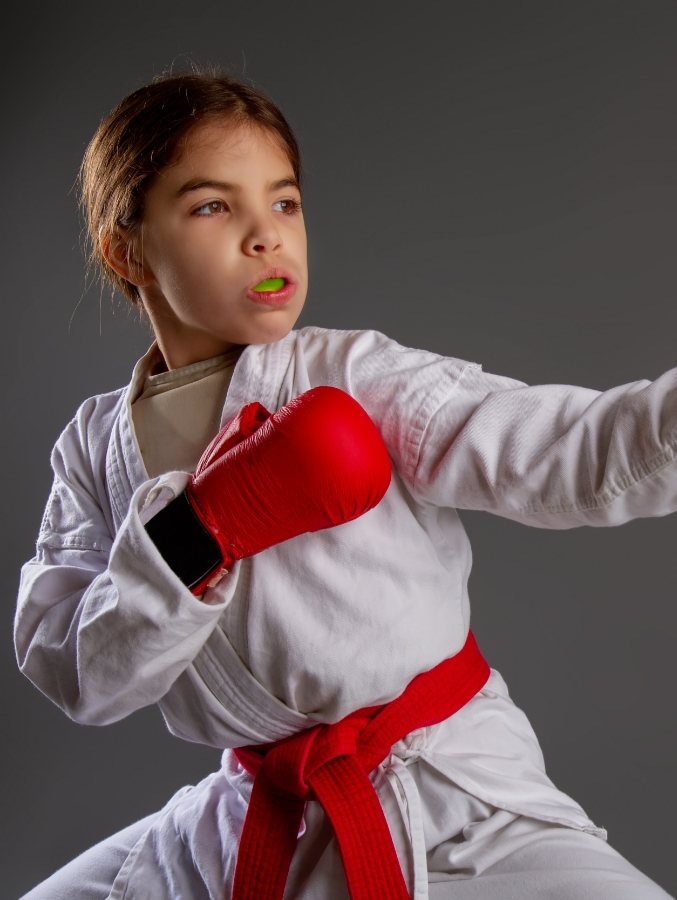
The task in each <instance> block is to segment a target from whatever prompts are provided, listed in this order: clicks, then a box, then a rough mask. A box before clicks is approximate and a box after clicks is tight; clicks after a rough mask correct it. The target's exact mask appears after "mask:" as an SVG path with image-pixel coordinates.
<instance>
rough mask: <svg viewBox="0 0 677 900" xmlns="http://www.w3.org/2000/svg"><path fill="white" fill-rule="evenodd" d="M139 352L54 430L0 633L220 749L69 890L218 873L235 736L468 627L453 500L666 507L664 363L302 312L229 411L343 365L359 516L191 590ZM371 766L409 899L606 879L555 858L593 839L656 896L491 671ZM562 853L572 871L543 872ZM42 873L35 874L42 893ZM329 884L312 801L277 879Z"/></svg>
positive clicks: (52, 690) (311, 886) (451, 641)
mask: <svg viewBox="0 0 677 900" xmlns="http://www.w3.org/2000/svg"><path fill="white" fill-rule="evenodd" d="M156 354H157V349H156V348H154V347H153V348H151V351H149V353H148V354H146V356H144V357H143V358H142V359H141V360H140V361H139V362H138V363H137V365H136V367H135V369H134V373H133V376H132V381H131V384H130V385H129V386H128V387H127V388H124V389H121V390H118V391H115V392H112V393H109V394H103V395H100V396H96V397H93V398H91V399H89V400H87V401H85V403H83V405H82V406H81V407H80V409H79V410H78V412H77V414H76V416H75V417H74V419H73V420H72V421H71V422H70V423H69V424H68V425H67V426H66V428H65V430H64V432H63V433H62V435H61V436H60V438H59V440H58V441H57V444H56V446H55V448H54V451H53V455H52V465H53V468H54V473H55V475H54V485H53V488H52V492H51V495H50V498H49V501H48V504H47V508H46V511H45V514H44V517H43V521H42V525H41V528H40V532H39V536H38V541H37V550H36V555H35V557H34V558H33V559H32V560H30V561H29V562H28V563H26V564H25V566H24V567H23V569H22V576H21V585H20V594H19V604H18V609H17V616H16V628H15V641H16V649H17V656H18V659H19V664H20V666H21V669H22V671H23V672H24V673H25V674H26V675H27V676H28V677H29V678H30V679H31V680H32V681H33V682H34V683H35V684H36V685H37V686H38V687H39V688H40V690H42V691H43V692H44V693H45V694H46V695H47V696H48V697H50V698H51V699H52V700H53V701H54V702H55V703H57V704H58V705H59V706H61V707H62V708H63V709H64V710H65V711H66V712H67V713H68V715H69V716H71V717H72V718H73V719H75V720H76V721H78V722H81V723H86V724H105V723H108V722H114V721H117V720H119V719H121V718H123V717H124V716H126V715H128V714H129V713H131V712H133V711H134V710H136V709H138V708H140V707H142V706H146V705H148V704H151V703H158V704H159V706H160V709H161V711H162V713H163V716H164V718H165V721H166V723H167V725H168V727H169V729H170V731H171V732H172V733H173V734H176V735H178V736H180V737H183V738H185V739H187V740H192V741H198V742H201V743H205V744H208V745H210V746H214V747H219V748H224V754H223V762H222V767H221V769H220V770H219V771H218V772H215V773H213V774H212V775H210V776H208V777H207V778H206V779H204V780H203V781H202V782H200V784H198V785H196V786H194V787H187V788H183V789H182V790H181V791H179V792H178V794H177V795H175V797H173V798H172V799H171V800H170V801H169V803H168V804H167V805H166V806H165V807H164V809H163V810H161V811H160V812H159V813H158V814H156V815H155V816H153V817H150V818H149V819H147V820H144V822H143V823H142V824H140V825H139V826H136V827H132V828H131V829H129V830H128V833H126V835H125V837H124V840H123V839H122V838H120V840H119V841H118V844H117V845H116V846H117V850H116V853H117V855H115V854H112V855H111V854H110V853H109V854H108V856H107V855H106V854H107V852H108V850H110V847H109V848H108V850H107V849H106V848H105V847H103V845H102V847H101V849H100V852H99V856H98V859H99V861H100V864H101V866H106V865H107V866H109V872H108V875H109V876H110V877H109V878H108V876H106V878H107V879H108V880H107V884H108V885H109V888H110V890H109V893H108V894H107V895H105V894H104V895H102V894H101V893H100V892H99V893H96V892H92V893H90V894H87V893H86V889H85V888H82V886H81V887H80V889H81V890H83V891H85V892H84V893H82V894H78V893H76V891H75V889H74V888H73V882H72V881H71V889H70V890H71V892H70V893H67V892H66V889H65V888H64V893H63V896H64V897H66V896H68V897H71V898H74V897H76V896H82V897H85V896H91V897H93V896H108V897H109V898H111V900H112V898H122V897H123V896H124V897H125V898H126V900H132V898H139V900H140V898H145V897H153V898H155V897H158V898H161V897H172V898H177V897H185V898H196V897H210V898H215V897H222V896H223V892H224V886H229V885H230V884H231V882H232V875H233V871H234V865H235V859H236V855H237V842H238V839H239V834H240V829H241V827H242V822H243V818H244V814H245V811H246V803H247V798H248V796H249V792H250V790H251V778H250V776H249V775H248V774H247V773H246V772H244V771H243V770H242V768H241V767H240V766H239V765H238V764H237V761H236V760H235V758H234V756H233V754H232V753H231V752H230V750H229V748H232V747H237V746H242V745H246V744H252V743H263V742H269V741H273V740H276V739H279V738H282V737H284V736H287V735H289V734H292V733H294V732H297V731H299V730H301V729H305V728H308V727H310V726H311V725H313V724H315V723H317V722H333V721H337V720H338V719H340V718H342V717H343V716H344V715H346V714H347V713H349V712H351V711H352V710H354V709H357V708H361V707H364V706H371V705H375V704H380V703H385V702H387V701H389V700H391V699H393V698H394V697H396V696H397V695H398V694H400V693H401V691H402V690H403V688H404V687H405V686H406V685H407V684H408V682H409V681H411V679H412V678H413V677H414V676H415V675H417V674H418V673H420V672H423V671H426V670H428V669H430V668H432V667H433V666H435V665H436V664H437V663H439V662H440V661H441V660H443V659H445V658H447V657H449V656H453V655H454V654H455V653H456V652H458V650H460V648H461V647H462V645H463V643H464V641H465V638H466V635H467V633H468V629H469V620H470V612H469V602H468V593H467V582H468V576H469V573H470V568H471V561H472V556H471V550H470V545H469V541H468V538H467V536H466V533H465V531H464V529H463V526H462V524H461V522H460V519H459V517H458V514H457V512H456V509H473V510H486V511H487V512H493V513H496V514H498V515H502V516H506V517H508V518H510V519H513V520H515V521H518V522H522V523H524V524H527V525H532V526H537V527H545V528H572V527H575V526H579V525H594V526H606V525H619V524H621V523H623V522H626V521H628V520H630V519H632V518H634V517H640V516H661V515H666V514H668V513H671V512H674V511H676V510H677V368H675V369H671V370H670V371H668V372H666V373H664V374H663V375H662V376H661V377H659V378H657V379H656V380H655V381H653V382H650V381H647V380H642V381H636V382H631V383H629V384H625V385H621V386H618V387H615V388H612V389H610V390H608V391H604V392H599V391H596V390H591V389H588V388H582V387H573V386H570V385H540V386H527V385H525V384H523V383H522V382H520V381H517V380H515V379H512V378H507V377H503V376H497V375H491V374H488V373H485V372H483V371H482V368H481V366H480V365H478V364H477V363H472V362H467V361H464V360H459V359H453V358H445V357H441V356H438V355H436V354H433V353H430V352H427V351H423V350H414V349H409V348H405V347H402V346H400V345H399V344H397V343H396V342H394V341H392V340H390V339H389V338H387V337H386V336H384V335H382V334H380V333H378V332H375V331H336V330H330V329H323V328H315V327H308V328H303V329H300V330H298V331H292V332H291V333H290V334H289V335H287V336H286V337H285V338H283V339H282V340H280V341H278V342H275V343H272V344H264V345H250V346H248V347H246V348H245V350H244V351H243V353H242V354H241V356H240V358H239V360H238V362H237V365H236V367H235V370H234V372H233V375H232V380H231V383H230V387H229V389H228V394H227V397H226V402H225V406H224V409H223V415H222V422H225V421H226V420H228V419H230V418H231V417H232V416H234V415H235V414H236V413H237V411H238V410H239V409H240V408H241V407H242V406H243V405H244V404H246V403H249V402H251V401H253V400H258V401H259V402H260V403H262V404H263V405H264V406H265V407H266V408H267V409H269V410H270V411H271V412H272V411H274V410H276V409H279V408H280V407H281V406H283V405H285V404H286V403H288V402H289V401H290V400H291V399H292V398H293V397H295V396H297V395H299V394H301V393H303V392H304V391H306V390H308V389H310V388H311V387H315V386H317V385H322V384H329V385H333V386H335V387H339V388H342V389H343V390H345V391H347V392H348V393H350V394H351V395H353V396H354V397H355V398H356V399H357V400H358V401H359V403H360V404H361V405H362V406H363V407H364V408H365V409H366V411H367V412H368V413H369V415H370V416H371V418H372V419H373V420H374V422H375V423H376V425H377V427H378V428H379V430H380V432H381V434H382V436H383V439H384V441H385V444H386V446H387V448H388V452H389V454H390V457H391V460H392V463H393V478H392V482H391V485H390V487H389V489H388V491H387V493H386V495H385V497H384V499H383V500H382V502H381V503H380V504H379V505H378V506H377V507H376V508H374V509H372V510H370V511H369V512H368V513H366V514H365V515H364V516H362V517H360V518H359V519H357V520H355V521H353V522H349V523H346V524H344V525H340V526H338V527H335V528H331V529H327V530H325V531H322V532H318V533H314V534H309V535H302V536H300V537H297V538H294V539H293V540H289V541H285V542H284V543H282V544H280V545H277V546H275V547H271V548H269V549H268V550H265V551H263V552H262V553H259V554H257V555H256V556H254V557H252V558H249V559H245V560H242V561H240V562H238V563H236V564H235V565H234V566H233V567H232V569H231V570H230V571H229V572H228V573H227V574H226V575H225V576H224V577H223V579H222V580H221V581H220V582H219V583H218V585H216V587H214V588H211V589H209V590H208V591H207V593H206V594H205V595H204V597H203V598H202V600H198V599H197V598H195V597H194V596H193V595H192V594H191V593H190V591H189V590H188V589H187V588H186V587H185V586H184V585H183V584H182V583H181V582H180V581H179V579H178V578H177V577H176V576H175V575H174V573H173V572H172V571H171V570H170V569H169V567H168V566H167V565H166V563H165V562H164V560H163V559H162V558H161V556H160V555H159V553H158V551H157V550H156V548H155V546H154V544H153V543H152V541H151V540H150V538H149V537H148V534H147V533H146V531H145V528H144V522H146V521H147V520H148V519H149V518H150V517H151V516H152V515H154V514H155V512H157V511H158V510H159V509H160V508H162V507H163V506H164V505H166V504H167V503H168V502H169V500H170V499H172V498H173V497H174V496H176V495H177V494H178V493H180V492H181V491H182V490H183V488H184V487H185V485H186V483H187V480H188V474H187V473H185V472H169V473H167V474H163V475H160V476H158V477H154V478H149V477H148V475H147V472H146V471H145V468H144V464H143V460H142V458H141V454H140V452H139V447H138V444H137V441H136V437H135V434H134V429H133V425H132V418H131V409H130V408H131V402H132V401H133V400H134V398H135V397H136V396H137V395H138V393H139V392H140V388H141V386H142V385H143V383H144V380H145V377H146V374H147V372H148V371H150V369H151V366H152V362H153V360H154V359H155V358H156ZM371 777H372V782H373V783H374V786H375V789H376V790H377V793H378V795H379V798H380V800H381V802H382V804H383V807H384V810H385V812H386V817H387V819H388V821H389V824H390V827H391V830H392V833H393V838H394V842H395V845H396V849H397V851H398V856H399V858H400V863H401V865H402V869H403V872H404V875H405V878H406V880H407V882H408V884H409V887H410V890H411V893H412V896H415V897H416V898H417V900H418V898H424V897H427V896H430V897H446V896H453V897H466V896H467V897H468V898H471V897H473V898H474V897H483V898H489V897H496V898H501V900H508V898H510V897H512V896H513V893H511V891H514V896H515V897H516V898H517V897H520V898H521V900H522V898H525V897H529V896H533V897H543V896H552V897H557V898H562V900H564V898H570V897H571V898H579V897H580V898H583V897H586V896H595V897H596V898H602V897H606V896H607V894H606V893H604V891H603V889H602V888H601V884H602V882H601V881H600V882H599V884H600V888H599V889H597V888H595V887H593V889H592V893H589V892H588V893H586V891H588V890H589V888H590V886H591V885H593V884H594V885H597V884H598V882H596V881H595V882H593V881H591V880H586V878H589V874H590V873H589V872H588V874H586V871H585V867H583V869H581V871H580V872H579V871H578V868H579V866H578V864H577V863H575V862H572V860H578V861H579V862H580V860H581V859H582V858H583V857H584V856H585V855H586V854H590V855H591V858H592V857H594V858H595V859H597V860H598V861H600V860H601V862H599V866H600V871H601V869H602V868H604V867H606V869H607V870H608V871H609V872H611V871H612V870H613V871H615V872H616V873H617V876H618V877H616V878H615V880H614V885H615V886H614V885H612V886H611V887H610V888H609V893H608V896H609V897H610V898H611V897H613V898H615V900H617V898H620V897H624V896H626V895H625V894H623V893H622V891H621V890H620V888H619V884H620V881H619V879H620V880H623V879H626V880H627V885H628V891H629V892H628V893H627V897H628V898H630V897H632V898H647V900H649V898H665V897H667V894H665V893H664V892H663V891H662V890H661V889H660V888H658V887H657V886H656V885H654V884H653V882H650V881H649V880H648V879H646V878H644V876H642V875H641V874H640V873H638V872H637V871H636V870H635V869H634V868H633V867H632V866H630V865H629V863H627V862H626V861H625V860H623V859H622V858H621V857H620V856H618V854H616V853H615V851H613V850H612V849H611V848H610V847H609V846H608V845H607V844H606V843H605V842H604V838H605V837H606V834H605V832H604V829H602V828H598V827H597V826H596V825H595V824H594V823H593V822H591V821H590V819H589V818H588V817H587V815H586V814H585V812H584V811H583V809H582V808H581V807H580V806H579V805H578V804H577V803H576V802H575V801H574V800H572V799H571V798H570V797H568V796H567V795H565V794H564V793H562V792H561V791H559V790H558V789H557V788H556V787H555V786H554V785H553V784H552V782H551V781H550V780H549V778H548V777H547V775H546V773H545V770H544V764H543V758H542V754H541V751H540V747H539V745H538V741H537V738H536V736H535V734H534V732H533V730H532V729H531V726H530V725H529V722H528V721H527V719H526V717H525V715H524V714H523V713H522V712H521V711H520V710H519V709H518V708H517V707H516V706H515V705H514V704H513V703H512V701H511V700H510V698H509V696H508V691H507V688H506V686H505V683H504V681H503V679H502V678H501V676H500V675H499V673H498V672H496V671H495V670H492V674H491V677H490V679H489V681H488V683H487V685H486V686H485V687H484V688H483V689H482V690H481V691H480V693H479V694H478V695H477V696H476V697H475V698H473V700H471V701H470V702H469V703H468V704H467V705H466V706H465V707H464V708H463V709H462V710H460V711H459V712H458V713H457V714H456V715H454V716H453V717H452V718H450V719H449V720H447V721H446V722H443V723H441V724H439V725H436V726H432V727H427V728H422V729H419V730H417V731H415V732H412V733H411V734H410V735H408V736H407V737H406V738H404V739H403V740H401V741H399V742H398V743H397V744H395V745H394V747H393V748H392V752H391V754H390V756H389V757H388V758H387V759H386V760H384V762H383V763H382V764H381V765H380V766H379V767H378V769H377V770H375V772H374V773H372V776H371ZM120 843H122V846H124V848H125V851H124V852H123V853H122V854H121V853H120V850H119V847H120ZM111 846H112V844H111ZM544 848H546V850H547V852H545V855H543V849H544ZM90 852H91V851H90ZM558 854H559V855H560V862H562V860H564V861H563V862H562V872H567V870H570V871H568V874H566V876H565V875H562V876H561V877H562V878H563V879H564V878H565V880H566V885H565V882H564V880H563V881H562V882H561V885H562V886H561V890H560V892H559V893H558V892H557V885H558V884H560V882H559V881H558V879H559V878H560V875H558V874H557V873H556V869H557V865H559V864H557V865H556V864H555V862H554V861H555V860H556V859H557V858H558ZM567 854H569V855H567ZM572 854H573V855H572ZM577 854H578V855H577ZM122 857H124V860H123V861H122V863H121V858H122ZM525 860H526V862H525ZM548 860H550V862H549V861H548ZM567 860H568V862H567ZM71 865H73V864H71ZM572 866H573V868H572ZM525 867H526V868H525ZM614 867H616V868H614ZM67 868H68V867H67ZM588 868H589V869H590V871H592V869H593V868H594V866H593V865H592V864H590V865H589V866H588ZM63 872H66V876H65V877H66V879H68V878H69V877H70V876H69V875H68V873H67V871H66V869H65V870H63ZM99 874H100V877H103V876H102V875H101V873H99ZM62 877H64V876H63V874H62ZM511 877H512V878H513V879H514V882H513V887H512V888H511V886H510V884H511V882H510V878H511ZM482 882H483V883H484V886H483V887H482V885H481V883H482ZM65 883H66V882H63V884H65ZM605 883H606V882H605ZM610 883H611V882H610ZM623 883H626V882H625V881H624V882H623ZM54 884H56V882H54ZM429 885H430V886H429ZM445 885H446V886H447V887H446V888H445ZM478 885H479V887H478ZM59 890H61V889H60V888H59ZM445 890H448V893H445V892H444V891H445ZM460 890H465V891H467V892H468V893H467V894H466V893H460ZM39 891H40V888H38V889H36V892H35V893H33V892H32V893H31V895H29V896H31V897H33V896H35V898H36V900H37V897H38V896H39V897H42V896H45V897H46V896H52V897H55V896H60V894H59V893H58V892H57V893H55V891H57V888H56V887H54V886H53V887H52V893H51V894H40V893H38V892H39ZM473 891H477V893H473ZM546 891H547V892H546ZM577 891H578V892H577ZM344 896H346V893H345V885H344V878H343V872H342V869H341V864H340V860H339V857H338V853H337V850H336V845H335V842H334V840H333V837H332V835H331V830H330V828H329V826H328V823H327V822H326V820H325V817H324V814H323V812H322V810H321V809H320V808H319V806H318V804H317V803H316V802H310V803H309V804H308V805H307V808H306V814H305V816H304V823H303V826H302V829H301V832H300V836H299V843H298V848H297V852H296V854H295V857H294V860H293V863H292V870H291V873H290V880H289V882H288V887H287V892H286V893H285V897H303V898H320V897H322V898H326V897H330V898H334V897H344Z"/></svg>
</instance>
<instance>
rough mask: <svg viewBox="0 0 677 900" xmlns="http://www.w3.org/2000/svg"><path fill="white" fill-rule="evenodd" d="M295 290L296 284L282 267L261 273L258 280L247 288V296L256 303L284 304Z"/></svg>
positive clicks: (268, 304)
mask: <svg viewBox="0 0 677 900" xmlns="http://www.w3.org/2000/svg"><path fill="white" fill-rule="evenodd" d="M295 292H296V284H295V282H294V281H293V280H292V278H291V276H290V275H289V273H288V272H286V271H283V270H282V269H272V270H268V271H267V272H263V273H261V274H260V275H259V278H258V280H257V281H255V282H254V283H253V284H252V285H251V286H250V287H248V288H247V297H248V298H249V299H250V300H253V301H254V303H262V304H265V305H267V306H283V305H284V304H285V303H287V301H288V300H291V298H292V297H293V295H294V293H295Z"/></svg>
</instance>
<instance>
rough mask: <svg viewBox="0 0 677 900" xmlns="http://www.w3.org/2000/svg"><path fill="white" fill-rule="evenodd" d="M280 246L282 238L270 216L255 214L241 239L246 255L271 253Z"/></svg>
mask: <svg viewBox="0 0 677 900" xmlns="http://www.w3.org/2000/svg"><path fill="white" fill-rule="evenodd" d="M281 246H282V238H281V236H280V232H279V230H278V227H277V223H276V222H275V220H274V219H273V217H272V216H264V215H260V216H257V217H256V219H255V220H254V221H252V223H251V226H250V228H249V229H248V231H247V234H246V235H245V237H244V240H243V250H244V252H245V253H246V254H247V255H248V256H259V255H260V254H261V253H271V252H273V251H275V250H279V248H280V247H281Z"/></svg>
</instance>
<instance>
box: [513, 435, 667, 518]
mask: <svg viewBox="0 0 677 900" xmlns="http://www.w3.org/2000/svg"><path fill="white" fill-rule="evenodd" d="M676 455H677V453H676V446H675V444H672V443H670V444H668V449H667V450H663V451H661V452H660V453H658V454H657V455H656V456H654V457H652V458H651V459H650V460H649V461H648V462H647V463H645V464H644V467H643V468H644V469H645V471H643V472H640V471H638V470H635V471H634V472H629V473H628V474H627V475H625V476H624V477H623V478H621V479H619V480H618V481H617V482H616V484H614V485H613V486H611V487H608V488H607V489H606V490H604V491H601V492H600V493H599V494H594V495H593V496H592V497H586V498H584V499H583V500H582V501H581V502H580V503H572V504H557V505H555V506H545V505H538V504H535V503H531V504H529V505H527V506H524V507H522V508H521V509H519V510H518V512H519V513H524V514H525V515H529V514H530V513H539V512H550V513H560V512H561V513H569V512H578V511H580V512H585V511H587V510H594V509H602V508H603V507H605V506H610V505H611V504H612V503H613V502H614V500H616V499H617V498H618V497H620V496H621V494H623V493H624V492H625V491H627V490H628V489H629V488H631V487H634V485H636V484H640V482H642V481H644V480H645V479H647V478H651V477H652V476H653V475H656V474H657V473H658V472H660V471H661V469H664V468H665V467H666V466H669V465H670V463H671V462H674V460H675V456H676Z"/></svg>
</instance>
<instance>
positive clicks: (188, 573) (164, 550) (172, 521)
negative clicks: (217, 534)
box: [146, 491, 223, 595]
mask: <svg viewBox="0 0 677 900" xmlns="http://www.w3.org/2000/svg"><path fill="white" fill-rule="evenodd" d="M146 531H147V532H148V535H149V537H150V539H151V540H152V541H153V543H154V544H155V546H156V547H157V549H158V551H159V552H160V555H161V556H162V558H163V559H164V561H165V562H166V563H167V565H168V566H169V568H170V569H171V570H172V571H173V572H174V573H175V574H176V575H177V576H178V577H179V578H180V579H181V581H182V582H183V583H184V584H185V585H186V587H188V588H190V590H191V591H193V593H194V594H197V595H199V594H201V593H203V591H204V590H205V587H206V584H207V582H208V580H209V579H208V576H209V575H211V574H212V572H214V571H215V570H216V569H217V568H218V567H219V566H221V565H222V563H223V556H222V554H221V549H220V547H219V545H218V543H217V542H216V540H215V539H214V538H213V537H212V535H211V534H210V533H209V531H207V529H206V528H205V527H204V525H203V524H202V522H201V521H200V519H199V518H198V515H197V513H196V512H195V510H194V509H193V506H192V504H191V502H190V500H189V499H188V496H187V494H186V492H185V491H183V493H181V494H179V495H178V496H177V497H175V498H174V499H173V500H172V501H170V503H168V504H167V506H165V508H164V509H161V510H160V512H159V513H157V514H156V515H154V516H153V518H152V519H150V520H149V521H148V522H147V523H146Z"/></svg>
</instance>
